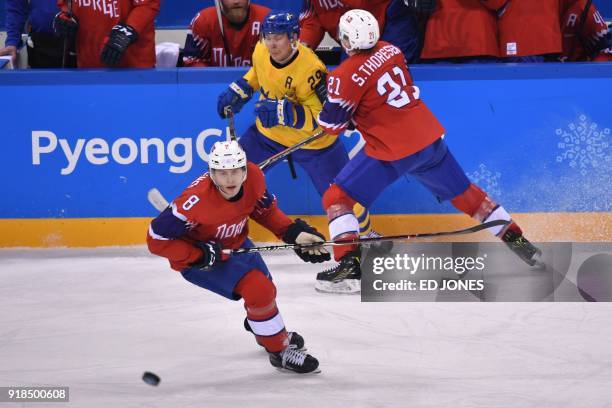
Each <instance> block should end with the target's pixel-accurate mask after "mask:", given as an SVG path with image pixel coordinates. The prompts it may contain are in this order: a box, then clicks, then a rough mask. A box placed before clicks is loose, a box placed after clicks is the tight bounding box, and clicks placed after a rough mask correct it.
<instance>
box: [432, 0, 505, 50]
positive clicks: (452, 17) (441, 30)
mask: <svg viewBox="0 0 612 408" xmlns="http://www.w3.org/2000/svg"><path fill="white" fill-rule="evenodd" d="M500 5H501V4H500V3H499V1H496V0H488V1H481V0H438V7H437V8H436V11H434V12H433V13H432V14H431V16H430V17H429V19H428V20H427V29H426V31H425V43H424V46H423V50H422V51H421V58H424V59H438V58H442V59H443V58H457V57H476V56H492V57H497V56H498V55H499V52H498V45H497V16H496V14H495V11H494V10H495V9H496V8H497V7H498V6H500Z"/></svg>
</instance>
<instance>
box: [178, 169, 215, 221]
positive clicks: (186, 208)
mask: <svg viewBox="0 0 612 408" xmlns="http://www.w3.org/2000/svg"><path fill="white" fill-rule="evenodd" d="M211 188H212V189H214V185H213V182H212V180H211V179H210V175H209V174H208V173H204V174H202V175H201V176H200V177H198V178H197V179H195V180H194V181H192V182H191V184H190V185H189V186H187V188H185V189H184V190H183V192H182V193H181V194H180V195H179V196H178V197H176V198H175V199H174V200H173V201H172V210H173V213H174V214H175V216H177V217H179V218H184V219H192V218H194V214H195V213H196V212H197V211H199V210H201V209H202V208H203V207H204V206H206V204H207V203H208V201H209V197H208V196H209V195H210V194H211Z"/></svg>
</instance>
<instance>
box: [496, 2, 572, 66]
mask: <svg viewBox="0 0 612 408" xmlns="http://www.w3.org/2000/svg"><path fill="white" fill-rule="evenodd" d="M559 15H560V7H559V0H537V1H534V0H512V1H510V2H509V3H508V6H507V7H506V8H505V10H504V12H503V13H502V14H501V16H500V17H499V22H498V28H499V54H500V57H502V58H505V57H524V56H529V55H545V54H559V53H560V52H561V29H560V27H559Z"/></svg>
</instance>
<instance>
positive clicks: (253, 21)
mask: <svg viewBox="0 0 612 408" xmlns="http://www.w3.org/2000/svg"><path fill="white" fill-rule="evenodd" d="M249 3H250V2H249V0H218V1H215V5H214V6H212V7H207V8H205V9H203V10H200V12H199V13H198V14H196V16H195V17H194V18H193V20H191V24H190V25H189V33H188V34H187V39H186V40H185V48H184V50H183V59H182V62H183V65H184V66H186V67H227V66H236V67H238V66H251V65H253V64H252V62H251V55H252V54H253V50H254V49H255V45H256V44H257V41H259V33H260V31H261V22H262V21H263V19H264V18H265V17H266V15H268V13H269V12H270V9H269V8H267V7H263V6H260V5H257V4H249ZM219 22H222V23H223V24H222V25H220V24H219ZM179 63H180V61H179Z"/></svg>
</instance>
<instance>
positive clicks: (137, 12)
mask: <svg viewBox="0 0 612 408" xmlns="http://www.w3.org/2000/svg"><path fill="white" fill-rule="evenodd" d="M159 2H160V0H132V5H133V6H134V8H133V9H132V11H130V14H129V15H128V17H127V20H126V21H125V23H126V24H127V25H129V26H130V27H133V28H134V29H135V30H136V32H137V33H138V34H141V33H142V32H143V31H144V30H146V29H148V28H151V29H153V22H154V20H155V17H156V16H157V13H158V12H159Z"/></svg>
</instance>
